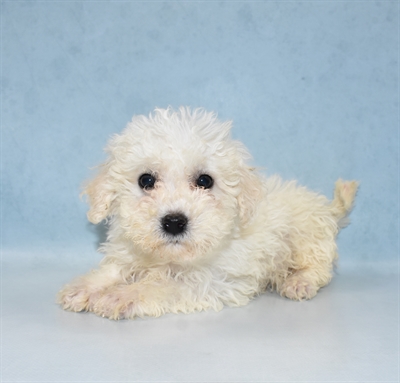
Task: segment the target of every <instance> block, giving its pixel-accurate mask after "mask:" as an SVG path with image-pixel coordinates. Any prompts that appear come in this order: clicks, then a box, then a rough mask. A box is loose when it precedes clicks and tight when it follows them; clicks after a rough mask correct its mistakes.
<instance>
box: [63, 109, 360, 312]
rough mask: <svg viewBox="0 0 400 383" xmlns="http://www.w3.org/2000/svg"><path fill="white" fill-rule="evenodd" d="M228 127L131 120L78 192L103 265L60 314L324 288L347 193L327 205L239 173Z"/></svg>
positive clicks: (345, 188)
mask: <svg viewBox="0 0 400 383" xmlns="http://www.w3.org/2000/svg"><path fill="white" fill-rule="evenodd" d="M230 128H231V123H230V122H220V121H218V120H217V118H216V116H215V115H214V114H212V113H207V112H205V111H204V110H202V109H196V110H194V111H191V110H190V109H189V108H180V109H179V111H173V110H172V109H156V110H155V112H154V114H153V115H150V116H149V117H145V116H137V117H134V118H133V119H132V121H131V122H130V123H129V124H128V126H127V128H126V129H125V130H124V131H123V132H122V134H120V135H115V136H114V137H113V138H112V139H111V141H110V142H109V144H108V147H107V149H106V150H107V153H108V159H107V160H106V162H105V163H104V164H102V165H101V166H100V169H99V173H98V175H97V177H96V178H94V179H93V180H92V181H90V182H89V183H88V184H87V185H86V187H85V190H84V193H86V194H87V195H88V197H89V202H90V211H89V212H88V218H89V220H90V221H91V222H92V223H94V224H97V223H100V222H101V221H103V220H104V219H107V220H108V223H109V231H108V235H107V241H106V242H105V243H104V244H103V245H102V246H101V248H100V250H101V251H102V252H103V253H104V254H105V257H104V259H103V260H102V262H101V264H100V268H99V269H97V270H92V271H91V272H89V273H88V274H86V275H84V276H81V277H79V278H77V279H75V280H74V281H72V282H71V283H70V284H67V285H66V286H65V287H64V288H63V290H61V291H60V293H59V294H58V298H57V299H58V303H60V304H61V306H62V307H63V308H64V309H66V310H71V311H92V312H94V313H95V314H97V315H100V316H104V317H108V318H110V319H122V318H134V317H136V316H139V317H143V316H159V315H162V314H165V313H178V312H183V313H190V312H194V311H200V310H206V309H214V310H221V309H222V308H223V306H224V305H227V306H242V305H245V304H247V303H248V302H249V301H250V300H251V299H252V298H254V297H255V296H256V295H258V294H260V293H262V292H264V291H265V290H266V288H267V287H270V288H274V289H276V290H277V291H278V292H279V293H280V294H281V295H282V296H286V297H288V298H290V299H294V300H302V299H310V298H312V297H313V296H315V295H316V293H317V291H318V289H319V288H320V287H322V286H324V285H326V284H327V283H329V281H330V280H331V278H332V269H333V263H334V261H335V259H336V258H337V252H336V250H337V248H336V243H335V238H336V235H337V234H338V231H339V229H340V228H341V227H343V226H345V225H346V223H347V221H346V217H347V215H348V213H349V212H350V210H351V208H352V203H353V200H354V196H355V194H356V190H357V183H356V182H355V181H350V182H345V181H341V180H339V181H337V183H336V188H335V192H334V199H333V201H329V200H328V199H327V198H326V197H324V196H321V195H318V194H316V193H313V192H311V191H309V190H307V189H306V188H304V187H299V186H297V185H296V183H295V182H294V181H292V182H282V181H281V179H280V178H279V177H277V176H273V177H271V178H263V177H262V176H261V175H259V174H258V173H257V172H256V171H255V170H254V169H253V168H250V167H249V166H248V165H246V162H245V161H246V160H247V159H248V158H249V157H250V156H249V154H248V152H247V150H246V149H245V147H244V146H243V145H242V144H241V143H240V142H237V141H234V140H232V139H231V138H230Z"/></svg>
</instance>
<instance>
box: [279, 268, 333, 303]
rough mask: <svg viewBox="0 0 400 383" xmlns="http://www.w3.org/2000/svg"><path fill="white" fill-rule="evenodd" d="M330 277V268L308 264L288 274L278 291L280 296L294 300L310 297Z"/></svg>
mask: <svg viewBox="0 0 400 383" xmlns="http://www.w3.org/2000/svg"><path fill="white" fill-rule="evenodd" d="M331 279H332V273H331V268H329V267H326V268H323V267H312V266H310V267H307V268H304V269H300V270H296V271H294V272H293V274H291V275H289V276H288V277H287V278H286V280H285V282H284V283H283V285H282V287H281V288H280V289H279V290H280V291H279V292H280V294H281V295H282V296H285V297H287V298H289V299H293V300H296V301H301V300H304V299H311V298H313V297H314V296H315V295H317V292H318V290H319V289H320V288H321V287H323V286H325V285H327V284H328V283H329V282H330V280H331Z"/></svg>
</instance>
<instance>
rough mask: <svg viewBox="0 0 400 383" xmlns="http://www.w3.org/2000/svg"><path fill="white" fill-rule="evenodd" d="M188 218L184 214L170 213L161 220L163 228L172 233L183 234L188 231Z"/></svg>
mask: <svg viewBox="0 0 400 383" xmlns="http://www.w3.org/2000/svg"><path fill="white" fill-rule="evenodd" d="M187 222H188V219H187V217H186V216H185V215H183V214H180V213H178V214H168V215H166V216H165V217H164V218H163V219H162V220H161V226H162V228H163V230H164V231H165V232H166V233H168V234H171V235H178V234H182V233H184V232H185V231H186V227H187Z"/></svg>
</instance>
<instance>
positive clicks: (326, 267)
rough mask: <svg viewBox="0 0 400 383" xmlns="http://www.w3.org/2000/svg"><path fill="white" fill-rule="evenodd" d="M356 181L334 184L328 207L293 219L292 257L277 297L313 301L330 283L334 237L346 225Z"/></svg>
mask: <svg viewBox="0 0 400 383" xmlns="http://www.w3.org/2000/svg"><path fill="white" fill-rule="evenodd" d="M357 188H358V183H357V182H356V181H343V180H338V181H337V182H336V186H335V192H334V199H333V201H332V202H331V203H330V204H317V203H315V204H314V205H313V206H310V207H309V210H308V211H309V212H310V211H313V213H312V214H310V213H308V212H307V210H306V211H305V214H303V213H299V214H298V215H296V216H294V219H293V222H294V226H295V227H296V230H294V231H293V233H292V248H293V255H292V259H291V266H290V268H289V273H288V276H287V277H286V279H285V280H284V281H283V283H282V284H281V286H280V287H279V288H278V290H279V292H280V294H281V295H283V296H286V297H288V298H290V299H294V300H303V299H311V298H313V297H314V296H315V295H316V294H317V292H318V290H319V289H320V288H321V287H323V286H325V285H327V284H328V283H329V282H330V281H331V279H332V269H333V264H334V262H335V260H336V259H337V252H336V248H337V247H336V242H335V239H336V235H337V233H338V232H339V230H340V229H341V228H342V227H344V226H346V225H347V223H348V220H347V216H348V215H349V213H350V211H351V209H352V207H353V202H354V197H355V194H356V192H357Z"/></svg>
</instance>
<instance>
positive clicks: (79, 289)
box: [57, 283, 102, 312]
mask: <svg viewBox="0 0 400 383" xmlns="http://www.w3.org/2000/svg"><path fill="white" fill-rule="evenodd" d="M101 295H102V290H101V289H95V288H90V287H89V286H87V285H85V284H84V283H72V284H70V285H66V286H64V288H63V289H62V290H61V291H60V292H59V293H58V295H57V303H58V304H60V305H61V307H62V308H63V309H64V310H68V311H75V312H79V311H92V310H93V306H94V304H95V303H96V302H97V301H98V299H99V298H100V297H101Z"/></svg>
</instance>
